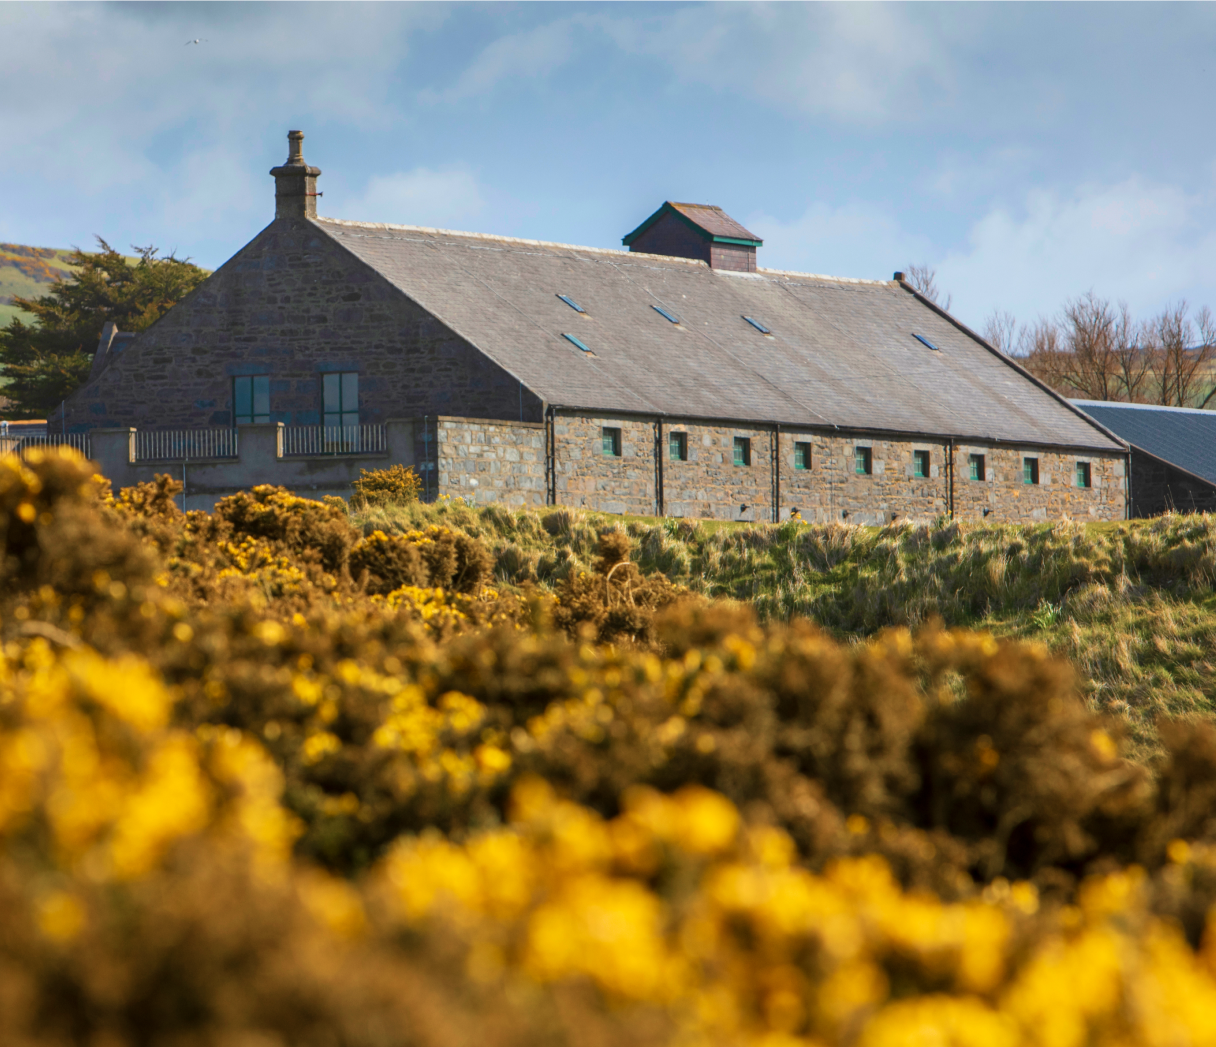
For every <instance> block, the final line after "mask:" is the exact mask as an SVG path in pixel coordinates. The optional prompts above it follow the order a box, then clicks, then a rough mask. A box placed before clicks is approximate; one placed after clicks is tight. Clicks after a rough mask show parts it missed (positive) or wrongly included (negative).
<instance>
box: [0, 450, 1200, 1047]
mask: <svg viewBox="0 0 1216 1047" xmlns="http://www.w3.org/2000/svg"><path fill="white" fill-rule="evenodd" d="M174 493H175V486H174V485H173V483H172V481H168V480H166V479H164V478H162V479H161V480H159V481H158V482H157V483H155V484H149V485H143V486H141V487H139V488H135V489H130V490H128V491H123V492H119V493H118V494H117V495H112V494H111V493H110V492H109V491H108V490H107V489H106V487H105V485H104V484H103V483H100V482H98V481H97V480H96V479H95V478H93V477H91V476H90V474H89V471H88V468H87V466H86V464H85V463H83V462H81V461H80V460H79V459H78V458H76V457H75V456H73V455H71V454H70V453H67V452H65V453H63V454H58V453H54V454H44V455H38V454H33V455H30V456H29V457H28V458H27V460H26V461H25V462H22V461H20V460H18V459H15V458H10V459H5V460H3V461H0V543H2V544H0V557H2V558H0V571H2V572H3V574H2V578H0V581H2V582H3V584H2V585H0V638H2V640H3V645H4V646H3V651H2V656H0V1041H2V1042H4V1043H6V1044H7V1043H13V1044H18V1045H25V1044H29V1045H33V1044H38V1045H39V1047H43V1045H48V1044H50V1045H59V1044H64V1045H68V1044H71V1045H73V1047H74V1045H77V1044H81V1045H85V1044H87V1045H92V1044H96V1043H104V1044H124V1045H125V1044H131V1045H136V1044H138V1045H145V1044H153V1045H160V1044H165V1045H169V1044H173V1045H176V1044H181V1043H191V1044H208V1045H210V1044H215V1045H217V1047H218V1045H220V1044H224V1045H228V1044H263V1043H284V1044H285V1043H291V1044H305V1045H311V1044H316V1045H318V1047H321V1045H328V1044H334V1043H339V1044H344V1045H377V1047H378V1045H382V1044H383V1045H390V1044H391V1045H396V1044H407V1043H408V1044H426V1045H431V1044H434V1045H436V1047H448V1045H452V1047H456V1045H457V1044H464V1043H467V1042H469V1041H470V1040H472V1039H479V1040H485V1041H486V1042H488V1043H491V1044H503V1045H506V1044H512V1045H513V1044H516V1043H519V1044H521V1045H522V1044H524V1043H528V1044H535V1043H537V1042H543V1043H549V1042H551V1043H554V1044H557V1043H563V1044H564V1043H573V1042H578V1043H579V1044H583V1043H587V1042H599V1043H603V1044H605V1045H610V1044H617V1043H620V1044H625V1043H630V1044H639V1043H641V1044H652V1043H653V1044H656V1045H659V1044H674V1043H706V1044H708V1043H710V1042H712V1043H726V1042H730V1043H735V1042H738V1043H754V1044H756V1045H757V1047H759V1045H761V1044H763V1045H765V1047H775V1045H777V1044H780V1045H782V1047H795V1045H799V1044H802V1045H806V1047H811V1045H813V1044H840V1045H847V1047H852V1045H863V1044H864V1045H886V1044H913V1043H926V1042H929V1043H938V1042H940V1043H958V1044H971V1043H974V1044H985V1045H987V1044H1021V1043H1026V1044H1052V1045H1054V1044H1086V1043H1145V1044H1150V1043H1196V1042H1206V1040H1208V1039H1211V1038H1212V1036H1213V1029H1212V1027H1211V1022H1212V1018H1211V1015H1212V1014H1213V1013H1216V1009H1214V1008H1213V1005H1214V1004H1216V974H1214V973H1213V972H1214V971H1216V966H1213V964H1214V963H1216V955H1214V954H1213V952H1212V949H1213V947H1214V946H1213V941H1214V939H1213V936H1212V932H1211V931H1210V929H1209V925H1210V917H1209V913H1210V912H1211V911H1212V906H1213V903H1214V902H1216V820H1214V819H1213V818H1212V816H1211V813H1210V812H1211V810H1212V800H1213V797H1214V796H1216V730H1214V729H1213V728H1212V726H1211V725H1210V724H1208V723H1207V722H1205V721H1203V720H1198V719H1189V720H1163V721H1162V723H1161V726H1160V732H1159V733H1160V746H1161V749H1160V755H1159V756H1158V757H1157V758H1156V759H1155V760H1154V761H1153V762H1152V763H1151V765H1146V764H1144V763H1142V762H1137V761H1133V760H1129V759H1127V758H1126V756H1125V755H1124V752H1123V747H1124V745H1125V740H1124V737H1123V733H1122V732H1123V721H1122V720H1121V719H1120V718H1119V717H1115V716H1108V715H1105V714H1103V713H1101V712H1098V711H1095V710H1094V709H1092V708H1091V707H1090V706H1089V705H1087V704H1086V703H1085V702H1084V701H1083V700H1082V698H1081V696H1080V695H1079V693H1078V690H1077V684H1076V680H1075V677H1074V674H1073V671H1072V670H1071V668H1070V667H1069V666H1068V665H1067V663H1065V662H1063V661H1061V660H1058V659H1056V658H1055V657H1053V656H1052V655H1051V654H1050V652H1049V651H1048V650H1047V649H1046V648H1045V647H1044V646H1042V645H1038V644H1027V643H1021V642H1016V641H1000V640H997V639H995V638H994V637H993V636H992V635H991V634H989V633H986V632H982V631H969V630H966V629H962V628H954V627H947V626H946V625H945V624H943V623H941V622H932V621H927V622H926V623H925V624H923V625H922V626H921V627H920V628H918V629H916V630H915V631H912V630H909V629H908V628H906V627H902V626H897V627H892V628H888V629H886V630H882V631H879V632H877V633H875V634H873V635H872V636H870V637H869V638H868V639H866V640H865V641H864V642H861V643H854V644H846V643H841V642H839V641H837V640H835V639H833V638H832V637H830V636H829V635H828V634H827V633H825V632H824V631H822V630H821V629H820V628H818V627H817V626H815V625H813V624H811V623H810V622H808V621H806V620H805V619H797V618H795V619H793V620H791V621H789V622H781V621H776V620H772V619H770V620H768V621H766V622H762V621H760V620H758V619H757V617H756V615H755V613H754V611H753V610H752V609H751V608H750V607H748V606H746V605H743V604H740V603H735V602H728V601H721V600H716V601H715V600H708V599H706V598H705V597H704V596H701V595H697V594H695V593H690V592H688V591H687V590H686V589H684V588H681V587H677V586H676V585H675V584H673V583H672V581H671V580H670V579H669V578H667V577H666V575H660V574H657V573H656V572H655V571H653V570H648V569H647V567H646V564H647V562H648V561H647V560H646V557H648V556H650V557H654V556H663V555H666V554H665V553H664V551H663V549H661V548H658V544H657V543H658V539H655V538H652V537H651V536H652V535H653V532H646V533H644V534H637V535H630V534H628V533H627V532H625V531H619V530H604V531H602V532H600V533H596V534H595V542H594V545H591V544H590V542H588V543H587V545H586V546H583V545H579V547H578V548H577V549H575V548H574V546H573V545H572V546H571V547H570V548H571V550H572V552H571V555H572V557H575V556H577V558H578V560H579V562H580V566H579V567H578V568H577V569H575V568H573V567H572V568H571V569H570V570H568V571H567V572H565V574H564V575H562V577H561V578H559V579H557V583H558V584H557V585H556V587H555V591H554V593H553V595H549V594H547V593H545V592H543V591H541V590H540V589H539V588H537V587H536V586H535V585H533V586H531V587H528V586H525V587H524V588H523V589H522V590H520V591H518V592H517V593H514V594H512V593H506V592H504V591H501V590H495V589H491V588H488V587H487V583H488V582H489V581H490V580H491V577H492V575H491V572H492V571H493V569H494V568H493V565H494V563H495V555H496V554H495V553H494V551H493V550H491V549H489V548H487V543H486V541H484V540H483V538H482V537H481V536H479V535H474V534H471V533H469V530H471V528H472V525H476V524H477V523H478V522H479V521H480V524H481V526H482V528H483V532H482V533H483V534H484V529H485V528H487V527H488V524H487V519H486V517H485V516H483V515H480V514H477V513H473V514H472V515H471V516H470V517H469V518H468V519H469V522H470V525H471V526H470V529H469V530H466V529H463V528H459V527H455V526H453V524H455V523H457V522H458V520H459V517H458V516H457V514H456V513H452V514H450V515H448V516H447V517H446V518H444V519H443V522H442V523H435V522H434V521H433V520H432V521H431V522H430V523H426V521H425V520H422V519H419V521H418V522H419V523H421V524H425V526H418V527H410V528H404V529H400V530H399V531H398V532H397V533H395V534H392V533H390V532H389V531H387V530H384V531H381V532H380V534H379V535H378V534H377V533H376V528H374V527H373V528H371V530H370V531H368V532H367V533H366V535H361V534H360V531H359V530H358V529H356V526H354V525H352V522H351V520H350V519H349V518H348V517H347V515H346V514H345V512H344V511H343V510H342V509H341V508H339V507H336V506H335V507H332V508H331V507H330V506H327V505H324V504H321V503H316V502H310V501H307V500H305V499H298V498H294V497H293V496H291V495H290V494H288V493H287V492H284V491H281V490H277V489H274V488H257V489H255V490H253V491H251V492H247V493H245V494H242V495H238V496H236V497H235V498H233V499H226V500H224V501H222V502H221V503H220V504H219V505H218V506H217V508H216V511H215V512H214V513H210V514H206V513H189V514H182V513H180V512H179V511H178V510H177V509H176V505H175V503H174V501H173V494H174ZM464 511H465V510H461V512H464ZM470 512H472V511H470ZM500 512H501V511H500ZM503 517H504V518H509V519H510V521H511V525H512V527H513V528H514V529H515V544H516V546H517V547H518V548H520V549H521V550H522V549H524V548H525V544H526V542H527V541H528V540H529V536H528V535H526V534H523V533H522V532H523V530H524V528H525V527H526V526H530V525H525V524H524V523H523V522H522V519H523V518H521V517H520V516H512V514H506V513H504V514H503ZM357 523H359V521H358V520H356V524H357ZM495 526H497V527H505V522H503V520H500V521H498V523H496V524H495ZM585 526H586V522H585V520H580V519H579V518H578V517H577V515H576V514H562V513H552V514H548V515H547V516H545V517H543V518H540V519H537V521H536V527H537V530H538V531H539V532H540V533H541V534H544V535H546V536H548V537H549V538H552V537H553V536H554V535H567V536H572V537H573V538H577V540H578V542H580V543H581V542H582V541H583V538H582V534H581V529H582V528H584V527H585ZM432 527H433V528H434V529H432ZM680 527H687V525H676V526H675V527H673V529H672V530H673V532H675V533H676V534H677V536H678V534H679V530H678V529H679V528H680ZM690 530H691V528H690ZM666 533H667V532H666V531H664V532H663V534H664V535H666ZM863 538H865V536H864V535H862V536H857V540H858V541H861V540H863ZM665 540H666V539H665ZM680 540H681V541H683V540H685V539H680ZM952 540H953V539H951V541H952ZM538 541H539V536H538ZM928 541H929V544H930V545H932V542H933V538H932V532H931V533H930V537H929V539H928ZM647 542H650V543H651V544H650V548H649V551H646V548H645V546H646V543H647ZM948 546H949V542H948V541H943V543H942V548H943V549H946V548H948ZM834 548H835V547H834ZM837 551H838V550H837ZM831 555H833V556H835V555H836V552H832V554H831ZM1085 584H1087V585H1088V584H1095V583H1093V582H1086V583H1085ZM1034 606H1035V607H1037V604H1035V605H1034ZM605 641H609V642H605Z"/></svg>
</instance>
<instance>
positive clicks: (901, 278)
mask: <svg viewBox="0 0 1216 1047" xmlns="http://www.w3.org/2000/svg"><path fill="white" fill-rule="evenodd" d="M895 279H896V280H898V281H899V282H900V283H901V284H902V283H903V282H904V274H903V273H901V272H899V271H896V273H895Z"/></svg>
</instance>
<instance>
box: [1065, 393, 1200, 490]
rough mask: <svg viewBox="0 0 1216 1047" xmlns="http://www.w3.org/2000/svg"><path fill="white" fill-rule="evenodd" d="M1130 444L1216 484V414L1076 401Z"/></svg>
mask: <svg viewBox="0 0 1216 1047" xmlns="http://www.w3.org/2000/svg"><path fill="white" fill-rule="evenodd" d="M1072 402H1073V403H1074V404H1075V405H1076V406H1077V407H1079V408H1081V410H1083V411H1084V412H1085V413H1086V414H1088V415H1090V416H1091V417H1093V418H1096V419H1097V420H1098V421H1099V422H1101V423H1102V425H1104V426H1106V428H1107V429H1109V430H1110V431H1111V432H1113V433H1115V434H1117V435H1118V436H1121V437H1122V438H1123V439H1124V440H1126V441H1127V442H1128V443H1129V444H1131V445H1132V446H1134V447H1139V448H1141V449H1142V450H1145V451H1147V452H1148V453H1149V454H1153V455H1156V456H1157V457H1158V458H1163V459H1165V460H1166V461H1167V462H1173V463H1174V464H1175V465H1177V466H1179V467H1181V468H1183V469H1185V470H1187V472H1191V473H1194V474H1195V475H1196V476H1202V477H1203V478H1204V479H1205V480H1210V481H1211V482H1212V483H1216V411H1197V410H1195V409H1193V408H1190V407H1158V406H1155V405H1153V404H1120V403H1113V402H1111V401H1108V400H1073V401H1072Z"/></svg>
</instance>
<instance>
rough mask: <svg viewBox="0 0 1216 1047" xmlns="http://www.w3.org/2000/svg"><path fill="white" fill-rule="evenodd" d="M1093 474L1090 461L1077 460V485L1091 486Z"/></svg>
mask: <svg viewBox="0 0 1216 1047" xmlns="http://www.w3.org/2000/svg"><path fill="white" fill-rule="evenodd" d="M1092 479H1093V477H1092V474H1091V473H1090V471H1089V462H1077V486H1078V487H1089V486H1091V480H1092Z"/></svg>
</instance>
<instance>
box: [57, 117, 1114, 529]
mask: <svg viewBox="0 0 1216 1047" xmlns="http://www.w3.org/2000/svg"><path fill="white" fill-rule="evenodd" d="M302 138H303V135H301V134H299V132H292V133H291V135H290V136H289V139H290V154H289V156H288V159H287V161H286V162H285V163H284V164H283V165H282V166H280V167H276V168H274V169H273V170H272V172H271V174H272V175H273V176H274V179H275V198H276V210H275V218H274V221H272V222H271V223H270V225H268V226H267V227H266V228H265V229H264V230H262V232H260V233H259V234H258V235H257V236H256V237H254V239H253V240H252V241H251V242H250V243H249V244H247V245H246V246H245V247H243V248H242V249H241V250H240V251H238V252H237V253H236V254H235V255H234V256H233V257H232V258H231V259H230V260H229V261H228V262H227V263H225V264H224V265H223V266H221V267H220V268H219V269H218V270H216V272H215V273H214V274H213V275H212V276H211V277H210V278H209V279H208V280H207V281H206V282H205V283H203V284H202V285H201V286H200V287H199V288H197V289H196V290H195V291H194V292H193V293H192V294H191V295H190V296H189V297H187V298H186V299H185V300H183V301H182V302H181V303H180V304H178V305H177V306H176V307H174V308H173V309H172V310H170V311H169V312H168V313H167V314H166V315H165V316H164V317H163V318H162V319H161V320H160V321H159V322H158V323H156V324H155V325H153V326H152V327H151V328H149V329H148V330H147V331H145V332H143V333H142V334H140V335H139V336H138V337H137V338H135V339H134V340H133V341H130V342H126V343H123V344H118V343H117V342H116V343H115V344H111V345H110V346H109V348H108V351H107V353H106V358H105V359H104V360H101V361H99V363H98V366H97V367H96V368H95V371H94V373H93V375H92V377H91V379H90V381H89V383H88V384H87V385H86V386H85V387H84V388H82V389H81V390H80V391H79V392H78V393H77V394H76V395H75V396H73V397H72V398H71V399H70V400H69V401H68V403H67V406H66V419H65V421H66V426H67V428H69V429H71V430H83V429H107V428H108V429H111V430H113V429H114V428H115V427H119V428H121V429H122V430H123V431H124V432H125V431H126V430H127V429H129V428H134V429H142V430H148V429H151V430H196V429H205V428H208V427H211V428H217V429H219V428H232V427H238V428H240V427H243V426H247V425H255V426H256V425H275V424H280V425H282V426H283V427H284V431H286V432H287V434H288V436H289V437H291V433H292V432H293V431H296V430H303V429H307V428H309V427H312V428H313V429H317V430H323V431H325V432H334V431H347V430H349V431H351V432H354V431H355V430H354V427H355V426H362V427H364V428H365V429H366V428H367V427H373V428H374V427H377V426H383V425H384V424H385V423H387V422H389V421H390V420H393V421H395V422H397V423H398V424H400V423H401V421H402V420H408V421H409V422H410V424H412V426H413V430H412V431H413V434H414V436H413V450H414V455H413V464H415V465H416V467H417V468H418V469H419V471H420V474H421V475H422V476H423V478H424V481H425V484H426V490H427V493H428V496H429V497H435V496H437V495H439V494H449V495H453V496H455V495H459V496H463V497H466V498H470V499H473V500H475V501H478V502H482V501H492V500H493V501H502V502H506V503H508V504H529V505H543V504H565V505H571V506H576V507H579V506H584V507H587V508H595V509H601V510H607V511H610V512H622V513H625V512H628V513H645V514H651V513H660V514H666V515H673V516H704V517H716V518H720V519H736V520H737V519H746V520H772V519H785V518H787V517H788V516H789V515H790V513H791V512H792V511H794V510H798V511H799V512H800V515H801V516H802V518H803V519H808V520H812V519H817V520H841V519H847V520H849V521H850V522H867V523H877V522H888V521H890V520H892V519H894V518H896V517H926V516H934V515H938V514H942V513H953V514H955V515H956V516H960V517H967V518H977V517H981V516H987V517H991V518H992V519H994V520H1035V519H1047V518H1055V517H1059V516H1062V515H1064V514H1068V515H1071V516H1073V517H1075V518H1081V519H1117V518H1121V517H1123V515H1124V513H1125V508H1126V468H1125V467H1126V462H1127V448H1126V447H1125V445H1124V444H1123V443H1122V441H1120V440H1119V439H1118V438H1117V437H1115V436H1113V435H1112V434H1111V433H1110V432H1109V431H1108V430H1107V429H1105V428H1104V427H1103V426H1102V425H1100V424H1099V423H1097V422H1095V421H1094V420H1093V419H1091V418H1089V417H1088V416H1086V415H1085V414H1084V413H1083V412H1082V411H1080V410H1078V409H1077V408H1075V407H1074V406H1072V405H1071V404H1070V403H1068V401H1067V400H1065V399H1063V398H1061V397H1059V396H1057V395H1056V394H1055V393H1053V392H1051V391H1050V390H1048V389H1047V388H1046V387H1045V386H1043V385H1042V384H1040V383H1039V382H1037V381H1036V380H1035V379H1034V378H1032V377H1031V376H1030V375H1028V374H1027V373H1026V372H1025V371H1023V370H1022V369H1021V368H1019V367H1018V366H1017V365H1016V364H1015V363H1013V362H1012V361H1011V360H1009V359H1007V358H1006V357H1004V356H1002V355H1001V354H1000V353H998V352H997V351H996V350H994V349H993V348H992V347H991V346H989V345H987V344H986V343H984V342H983V341H982V340H981V339H980V338H978V337H977V336H976V335H974V334H973V333H972V332H970V331H969V330H968V329H967V328H965V327H964V326H963V325H961V324H960V323H958V322H957V321H956V320H954V319H953V318H952V317H951V316H949V315H948V314H947V313H945V312H944V311H942V310H941V309H939V308H937V307H936V306H934V305H933V304H932V303H931V302H929V301H927V300H926V299H924V298H923V297H922V296H920V295H919V294H917V292H916V291H914V290H913V289H912V288H911V287H910V286H909V285H908V284H907V283H906V282H905V281H904V280H903V278H902V275H901V274H898V273H897V274H896V277H895V279H894V280H892V281H890V282H877V281H865V280H851V279H839V278H833V277H825V276H813V275H808V274H804V273H790V272H781V271H776V270H769V269H762V268H759V267H758V266H757V264H756V250H757V248H758V247H760V246H761V241H760V240H759V239H758V238H757V237H755V236H754V235H753V234H751V233H750V232H748V231H747V230H746V229H745V228H743V227H742V226H741V225H739V224H738V223H737V222H735V221H733V220H732V219H731V218H729V217H728V216H727V215H725V214H724V213H723V212H722V211H721V210H720V209H719V208H715V207H706V206H698V205H689V204H673V203H668V204H664V205H663V207H661V208H660V209H659V210H658V211H657V212H656V213H655V214H654V215H652V216H651V217H650V218H649V219H647V220H646V222H644V223H642V225H640V226H639V227H638V228H637V229H635V230H634V231H633V232H632V233H630V234H629V235H628V236H626V237H625V238H624V239H625V243H626V245H627V246H628V247H629V250H627V251H621V250H606V249H601V248H593V247H577V246H571V245H567V244H557V243H543V242H539V241H532V240H521V239H513V238H508V237H500V236H490V235H485V234H478V233H460V232H450V231H445V230H439V229H429V228H422V227H413V226H400V225H383V224H376V223H367V222H350V221H342V220H339V219H333V218H322V217H319V216H318V215H317V207H316V204H317V188H316V186H317V178H318V176H319V175H320V171H319V170H318V169H317V168H315V167H310V166H308V165H307V164H306V162H305V161H304V157H303V152H302V148H301V141H302ZM62 424H63V423H61V422H60V420H59V419H55V420H53V421H52V425H62ZM324 427H328V428H324ZM360 431H362V430H360ZM291 439H295V437H291ZM290 442H291V440H290V439H289V440H288V443H290ZM398 442H400V441H398ZM280 445H282V440H281V439H280ZM322 445H323V446H322ZM318 446H320V447H321V450H322V451H323V452H324V453H329V454H339V455H340V454H341V453H342V452H343V449H344V446H345V445H344V444H343V442H342V441H341V440H336V441H335V440H331V439H329V438H328V437H326V438H324V439H323V440H322V444H321V445H318ZM347 449H352V450H354V449H357V448H347ZM213 464H214V463H213Z"/></svg>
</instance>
